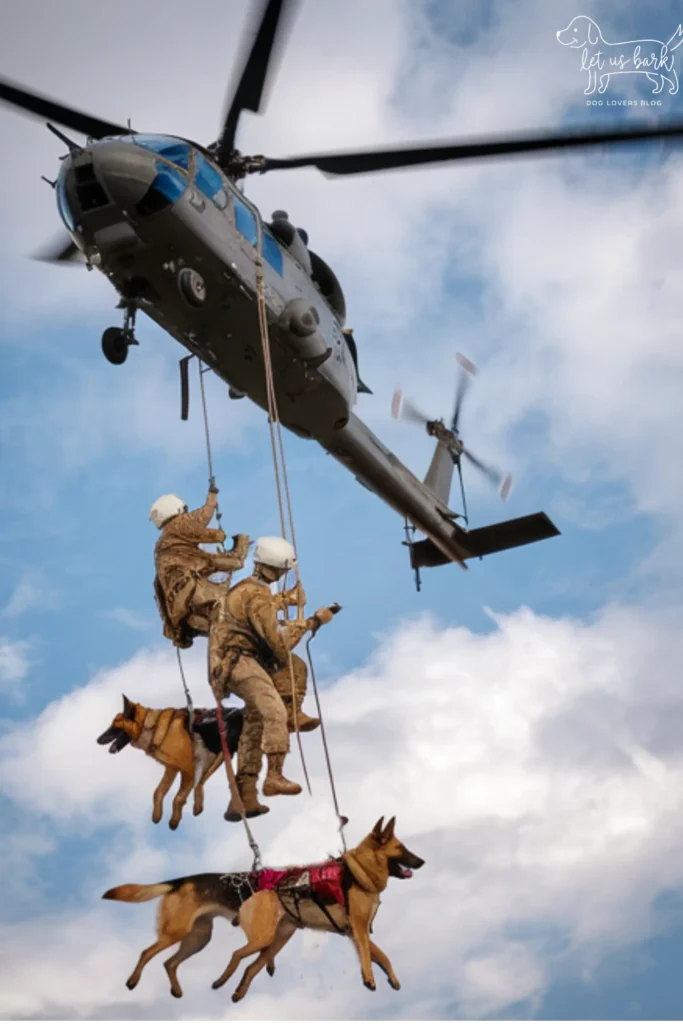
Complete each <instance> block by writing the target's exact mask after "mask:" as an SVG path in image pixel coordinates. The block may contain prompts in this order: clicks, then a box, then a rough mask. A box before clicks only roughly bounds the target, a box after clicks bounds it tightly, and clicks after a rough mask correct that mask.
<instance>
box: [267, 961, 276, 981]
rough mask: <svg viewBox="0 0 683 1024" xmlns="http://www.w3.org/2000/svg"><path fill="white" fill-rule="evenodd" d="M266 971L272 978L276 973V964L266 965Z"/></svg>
mask: <svg viewBox="0 0 683 1024" xmlns="http://www.w3.org/2000/svg"><path fill="white" fill-rule="evenodd" d="M266 971H267V972H268V974H269V975H270V976H271V978H272V977H273V975H274V974H275V964H268V966H267V967H266Z"/></svg>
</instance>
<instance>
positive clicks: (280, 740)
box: [211, 653, 289, 775]
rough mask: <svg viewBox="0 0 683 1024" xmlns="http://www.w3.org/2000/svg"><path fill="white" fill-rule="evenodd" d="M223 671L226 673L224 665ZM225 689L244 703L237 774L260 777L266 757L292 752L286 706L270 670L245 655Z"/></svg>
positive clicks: (230, 675)
mask: <svg viewBox="0 0 683 1024" xmlns="http://www.w3.org/2000/svg"><path fill="white" fill-rule="evenodd" d="M230 656H231V655H230V654H229V653H228V657H230ZM221 668H222V669H223V671H224V666H221ZM211 677H212V680H213V679H214V678H215V677H214V674H213V671H212V673H211ZM223 690H224V693H225V691H229V692H230V693H234V695H235V696H236V697H239V698H240V700H243V701H244V721H243V725H242V735H241V737H240V742H239V747H238V749H237V773H238V775H258V773H259V772H260V770H261V762H262V760H263V754H286V753H288V752H289V730H288V728H287V711H286V710H285V705H284V704H283V702H282V699H281V697H280V695H279V693H278V692H277V690H276V689H275V686H274V684H273V680H272V679H271V677H270V676H269V675H268V673H267V672H266V670H265V669H264V668H262V667H261V665H259V663H258V662H257V661H255V660H254V659H253V658H250V657H248V656H247V655H244V654H243V655H241V656H240V658H239V659H238V660H237V662H236V663H235V664H234V665H233V666H232V668H231V670H230V673H229V675H228V677H227V679H226V680H225V684H224V687H223ZM226 695H227V694H226Z"/></svg>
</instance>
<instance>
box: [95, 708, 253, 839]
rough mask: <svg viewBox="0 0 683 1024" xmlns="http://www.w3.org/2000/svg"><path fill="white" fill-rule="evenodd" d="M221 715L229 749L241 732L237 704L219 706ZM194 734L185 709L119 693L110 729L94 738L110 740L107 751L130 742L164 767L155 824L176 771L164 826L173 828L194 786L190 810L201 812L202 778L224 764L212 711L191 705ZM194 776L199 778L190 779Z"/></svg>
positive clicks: (233, 748)
mask: <svg viewBox="0 0 683 1024" xmlns="http://www.w3.org/2000/svg"><path fill="white" fill-rule="evenodd" d="M223 718H224V722H225V732H226V738H227V741H228V750H229V751H230V753H231V754H234V753H235V751H236V750H237V745H238V743H239V739H240V736H241V734H242V720H243V712H242V710H241V708H223ZM193 733H194V738H193V736H192V735H191V734H190V732H189V730H188V712H187V709H186V708H164V709H163V710H159V709H157V708H146V707H144V705H142V704H135V703H134V702H133V701H130V700H128V698H127V697H126V696H125V694H123V712H121V713H120V714H118V715H116V717H115V718H114V720H113V722H112V723H111V725H110V726H109V728H108V729H107V730H106V731H105V732H103V733H102V735H101V736H99V737H98V739H97V742H98V743H100V744H102V745H104V744H106V743H109V744H111V745H110V747H109V753H110V754H118V752H119V751H120V750H123V748H124V747H126V746H127V745H128V744H129V743H131V744H132V745H133V746H134V747H135V748H136V749H138V750H143V751H144V752H145V754H147V755H148V757H153V758H154V760H155V761H158V762H159V763H160V764H162V765H164V767H165V769H166V770H165V772H164V774H163V777H162V779H161V782H160V783H159V785H158V786H157V788H156V789H155V790H154V798H153V811H152V821H153V822H154V824H155V825H157V824H158V823H159V822H160V821H161V819H162V816H163V804H164V797H165V796H166V794H167V793H168V791H169V789H170V788H171V786H172V785H173V781H174V779H175V777H176V775H177V774H178V772H180V788H179V789H178V792H177V793H176V795H175V797H174V799H173V812H172V814H171V819H170V821H169V823H168V824H169V827H170V828H172V829H176V828H177V827H178V825H179V824H180V820H181V818H182V816H183V808H184V806H185V803H186V801H187V798H188V796H189V794H190V792H191V790H192V788H193V787H194V808H193V813H194V814H195V815H197V814H201V813H202V811H203V810H204V783H205V782H206V781H207V779H210V778H211V776H212V775H213V773H214V772H215V771H217V770H218V768H219V767H220V766H221V764H222V763H223V748H222V746H221V741H220V734H219V731H218V721H217V719H216V711H215V710H211V711H205V710H196V711H195V712H194V726H193ZM195 762H196V764H195ZM196 775H199V778H198V780H197V782H196V784H195V777H196Z"/></svg>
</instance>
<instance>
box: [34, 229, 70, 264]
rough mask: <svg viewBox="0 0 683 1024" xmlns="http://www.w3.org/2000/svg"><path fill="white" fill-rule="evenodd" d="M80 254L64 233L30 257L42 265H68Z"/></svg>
mask: <svg viewBox="0 0 683 1024" xmlns="http://www.w3.org/2000/svg"><path fill="white" fill-rule="evenodd" d="M80 254H81V250H80V249H79V248H78V246H77V245H76V243H75V242H74V241H72V239H71V238H69V236H68V235H67V234H66V233H65V232H64V233H62V234H60V235H59V237H58V238H55V239H54V240H53V241H52V242H50V244H49V245H47V246H45V248H43V249H40V250H39V251H38V252H36V253H34V254H33V256H32V257H31V258H32V259H34V260H39V261H40V262H44V263H68V262H70V261H71V260H75V259H76V258H77V257H78V256H79V255H80Z"/></svg>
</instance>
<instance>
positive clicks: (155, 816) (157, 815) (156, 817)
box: [152, 811, 163, 825]
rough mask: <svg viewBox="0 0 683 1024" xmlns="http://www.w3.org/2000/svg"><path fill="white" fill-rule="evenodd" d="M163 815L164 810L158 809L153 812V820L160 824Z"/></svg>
mask: <svg viewBox="0 0 683 1024" xmlns="http://www.w3.org/2000/svg"><path fill="white" fill-rule="evenodd" d="M162 817H163V812H162V811H158V812H157V811H153V812H152V821H153V822H154V824H155V825H158V824H159V822H160V821H161V819H162Z"/></svg>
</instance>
